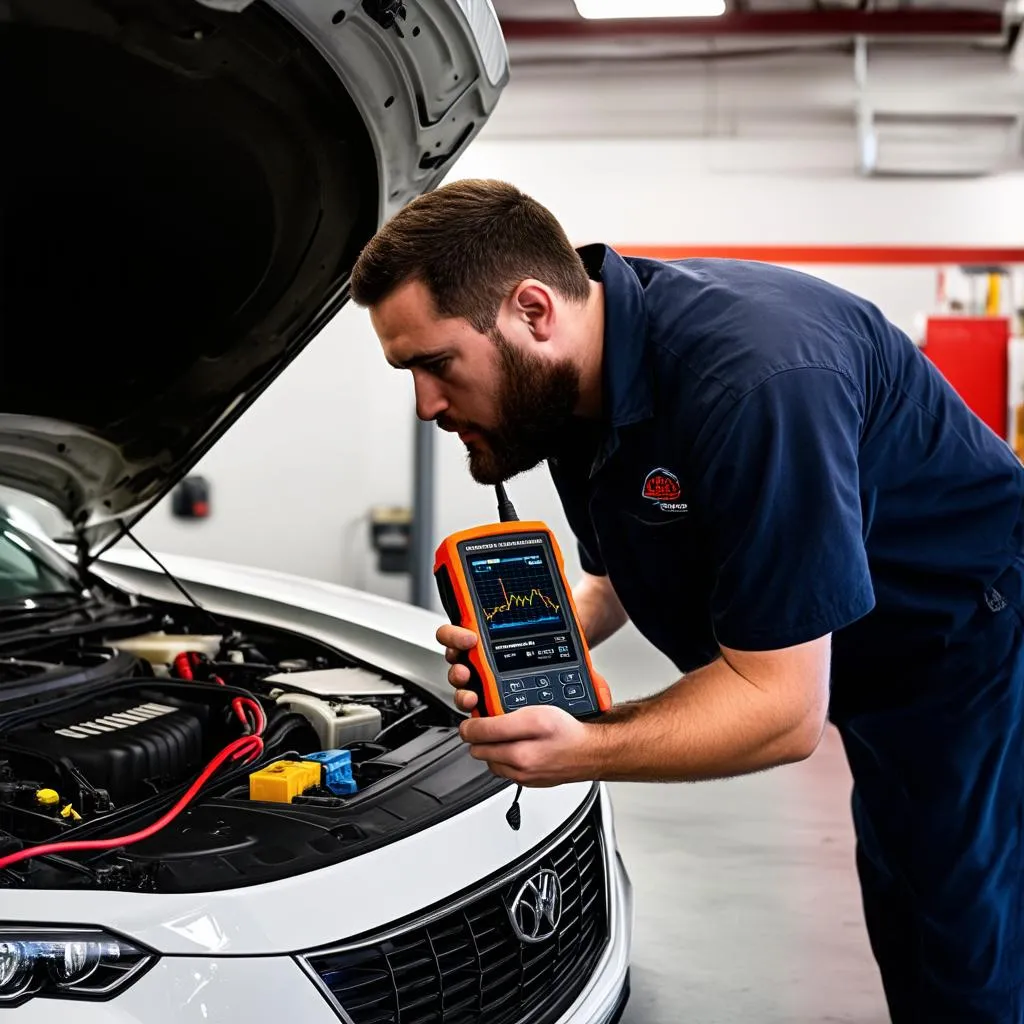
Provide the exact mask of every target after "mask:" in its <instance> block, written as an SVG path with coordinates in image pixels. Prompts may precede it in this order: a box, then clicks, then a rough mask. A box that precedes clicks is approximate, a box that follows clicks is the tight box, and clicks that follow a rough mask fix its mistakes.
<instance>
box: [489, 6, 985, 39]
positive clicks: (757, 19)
mask: <svg viewBox="0 0 1024 1024" xmlns="http://www.w3.org/2000/svg"><path fill="white" fill-rule="evenodd" d="M502 31H503V32H504V35H505V38H506V39H507V40H508V41H509V42H541V41H556V40H565V41H581V42H583V41H587V40H601V41H605V42H607V41H610V40H613V39H621V38H624V37H627V36H632V37H634V38H636V37H651V36H655V37H662V38H665V37H671V36H717V35H751V36H757V35H827V36H836V35H863V36H873V37H878V36H905V37H910V36H961V37H962V36H971V37H978V36H989V37H1002V36H1003V33H1004V24H1003V16H1002V14H1000V13H991V12H988V11H977V10H918V9H912V8H908V9H904V10H884V11H878V10H832V11H814V10H806V11H787V10H780V11H750V10H734V11H732V12H730V13H729V14H725V15H723V16H722V17H718V18H642V19H641V18H609V19H605V18H602V19H594V20H586V19H584V18H576V19H571V20H569V19H565V20H555V19H519V18H509V19H506V20H504V21H503V22H502Z"/></svg>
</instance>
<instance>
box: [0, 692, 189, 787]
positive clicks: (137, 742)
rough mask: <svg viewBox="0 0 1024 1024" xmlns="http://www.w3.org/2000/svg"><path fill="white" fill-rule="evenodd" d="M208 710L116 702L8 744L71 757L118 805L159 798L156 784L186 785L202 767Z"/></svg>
mask: <svg viewBox="0 0 1024 1024" xmlns="http://www.w3.org/2000/svg"><path fill="white" fill-rule="evenodd" d="M206 717H207V709H206V708H205V707H203V706H202V705H197V704H182V703H180V702H177V701H173V700H169V699H167V698H158V699H156V700H152V701H147V700H145V699H144V698H142V697H139V696H137V695H133V696H131V697H125V696H111V697H107V698H103V699H100V700H97V701H96V702H95V703H94V704H90V705H88V706H84V707H78V708H75V709H74V710H71V711H67V712H64V713H57V714H53V715H49V716H47V717H46V718H45V719H42V720H41V721H39V722H35V723H33V724H32V725H29V726H26V727H25V728H23V729H18V730H16V731H15V732H13V733H11V734H10V735H9V736H8V737H7V738H8V739H9V740H10V741H11V742H12V743H16V744H18V745H19V746H21V747H26V748H29V749H31V750H34V751H37V752H38V753H43V754H48V755H50V756H51V757H66V758H69V759H70V760H71V761H72V762H74V764H75V767H77V768H78V770H79V771H80V772H81V773H82V774H83V775H84V776H85V777H86V779H88V781H89V782H91V783H92V785H93V786H96V787H97V788H100V789H106V790H107V791H108V792H109V793H110V796H111V799H112V800H113V801H114V804H115V805H124V804H125V803H129V802H131V801H134V800H140V799H143V798H144V797H147V796H152V795H153V794H154V792H155V791H156V790H155V786H154V784H157V783H158V784H160V786H161V787H162V786H165V785H173V784H175V783H178V782H182V781H184V780H185V779H186V778H187V777H189V776H190V775H193V774H195V772H196V770H197V769H198V768H200V767H201V766H202V763H203V732H204V723H205V721H206Z"/></svg>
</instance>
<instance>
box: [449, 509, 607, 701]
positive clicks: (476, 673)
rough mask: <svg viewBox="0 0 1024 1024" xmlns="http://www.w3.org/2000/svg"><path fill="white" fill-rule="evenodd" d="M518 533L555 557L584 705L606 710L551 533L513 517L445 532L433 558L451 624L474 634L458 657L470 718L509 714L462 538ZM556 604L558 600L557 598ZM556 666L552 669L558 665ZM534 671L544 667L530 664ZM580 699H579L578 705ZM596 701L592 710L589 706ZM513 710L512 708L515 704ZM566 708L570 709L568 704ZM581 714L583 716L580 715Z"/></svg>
mask: <svg viewBox="0 0 1024 1024" xmlns="http://www.w3.org/2000/svg"><path fill="white" fill-rule="evenodd" d="M517 535H524V536H525V535H533V536H534V537H536V539H537V542H538V544H540V545H543V546H544V547H546V548H547V549H548V550H549V551H550V553H551V555H552V556H553V559H554V569H555V572H556V573H557V577H558V579H557V581H556V584H558V585H560V588H561V591H562V595H563V599H564V602H565V606H566V607H567V608H568V610H569V612H570V614H571V620H572V622H571V631H572V633H573V636H574V640H575V642H576V644H578V647H579V652H578V654H579V656H578V658H577V659H576V662H578V666H579V669H583V670H584V671H580V672H579V675H580V680H581V682H580V685H581V686H583V687H584V690H585V693H586V696H587V698H588V699H587V700H586V701H585V707H586V708H587V709H589V710H590V711H592V712H593V713H599V712H602V711H607V710H608V709H609V708H610V707H611V706H612V697H611V692H610V690H609V689H608V684H607V683H606V682H605V680H604V679H603V678H601V677H600V676H599V675H598V674H597V673H596V672H595V671H594V666H593V662H592V661H591V657H590V649H589V648H588V646H587V642H586V637H585V636H584V635H583V630H582V628H581V627H580V623H579V614H578V612H577V610H576V604H575V602H574V601H573V597H572V590H571V589H570V587H569V585H568V583H567V581H566V579H565V563H564V561H563V559H562V552H561V549H560V548H559V546H558V542H557V541H556V540H555V537H554V534H552V532H551V531H550V530H549V529H548V527H547V526H546V525H545V524H544V523H542V522H536V521H526V522H521V521H518V520H516V521H512V522H505V523H488V524H486V525H484V526H476V527H473V528H472V529H468V530H462V531H460V532H459V533H453V534H452V535H451V536H449V537H446V538H445V539H444V540H443V541H442V542H441V544H440V545H439V546H438V548H437V552H436V555H435V558H434V577H435V580H436V581H437V586H438V592H439V593H440V595H441V602H442V604H443V605H444V608H445V612H446V613H447V614H448V618H449V620H450V621H451V622H452V623H453V624H454V625H456V626H461V627H462V628H464V629H468V630H471V631H472V632H473V633H475V634H476V635H477V637H478V638H479V640H478V643H477V645H476V646H475V647H474V648H473V649H472V650H470V651H468V652H466V654H465V655H464V656H463V658H462V659H460V662H461V663H462V664H465V665H467V666H468V668H469V670H470V673H471V680H470V682H469V683H468V684H467V685H466V686H465V687H464V689H467V690H473V691H475V692H476V694H477V698H478V704H477V707H476V708H474V709H473V711H472V715H473V717H474V718H479V717H484V716H494V715H504V714H508V713H509V709H507V708H506V706H505V703H504V702H503V700H502V687H501V681H500V680H499V677H498V675H497V673H496V672H495V669H494V667H493V665H492V662H491V659H490V657H489V656H488V651H489V644H490V636H489V632H488V629H487V628H486V624H485V623H481V622H480V617H479V615H478V613H477V607H476V604H475V603H474V600H473V584H472V583H471V582H470V580H469V578H468V576H467V573H466V568H465V563H464V560H463V555H462V552H461V550H460V549H461V548H463V547H464V545H466V544H467V543H474V542H478V543H479V542H483V543H486V542H488V541H500V540H501V539H503V538H510V537H512V538H515V537H517ZM559 603H560V604H561V602H559ZM558 667H559V666H557V665H555V666H553V668H554V669H555V670H557V668H558ZM533 671H538V672H539V671H543V670H542V669H535V670H533ZM583 703H584V702H581V705H582V704H583ZM592 705H593V706H596V711H595V710H594V707H592ZM512 710H515V709H514V708H513V709H512ZM568 710H570V712H571V711H572V706H571V704H570V706H569V708H568ZM581 717H582V716H581Z"/></svg>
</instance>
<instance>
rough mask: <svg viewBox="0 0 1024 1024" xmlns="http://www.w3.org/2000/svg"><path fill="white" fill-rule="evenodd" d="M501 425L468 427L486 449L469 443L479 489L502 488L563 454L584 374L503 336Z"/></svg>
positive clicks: (496, 337) (499, 341) (498, 336)
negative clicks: (556, 454) (560, 447)
mask: <svg viewBox="0 0 1024 1024" xmlns="http://www.w3.org/2000/svg"><path fill="white" fill-rule="evenodd" d="M491 338H492V340H493V341H494V346H495V348H496V349H497V352H498V369H499V378H498V379H499V385H498V394H497V396H496V399H495V402H496V407H497V413H498V419H497V424H496V425H495V426H494V427H491V428H487V429H485V428H483V427H479V426H476V425H475V424H474V425H468V424H467V425H464V426H468V427H469V429H472V430H473V431H474V432H475V433H477V434H478V435H479V436H480V437H481V438H482V439H483V443H476V444H474V443H470V444H469V445H468V448H469V472H470V475H471V476H472V477H473V479H474V480H476V482H477V483H480V484H488V485H493V484H497V483H503V482H504V481H506V480H508V479H510V478H511V477H513V476H516V475H518V474H519V473H525V472H526V471H527V470H530V469H533V468H534V466H537V465H539V464H540V463H541V462H543V461H544V460H545V459H546V458H548V457H549V456H550V455H552V454H553V453H554V452H555V451H556V450H557V448H558V445H559V442H560V441H561V440H562V438H563V437H564V432H565V429H566V427H567V426H568V424H569V422H570V420H571V419H572V416H573V411H574V410H575V408H576V404H577V402H578V401H579V393H580V373H579V370H578V369H577V368H576V367H575V366H574V365H573V363H572V361H571V360H569V359H564V360H561V361H559V362H557V363H554V364H552V363H551V362H549V361H548V360H546V359H538V358H537V357H536V356H534V355H530V354H529V353H527V352H523V351H521V350H520V349H519V348H517V347H516V346H515V345H513V344H512V343H511V342H510V341H509V340H508V339H507V338H506V337H505V336H504V335H503V334H502V333H501V332H500V331H498V330H497V329H495V330H494V331H493V332H492V333H491Z"/></svg>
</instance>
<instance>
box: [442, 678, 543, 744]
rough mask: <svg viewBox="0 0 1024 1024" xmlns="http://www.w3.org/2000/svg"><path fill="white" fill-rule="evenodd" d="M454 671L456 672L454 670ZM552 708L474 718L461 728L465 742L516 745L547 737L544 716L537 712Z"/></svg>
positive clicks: (529, 709)
mask: <svg viewBox="0 0 1024 1024" xmlns="http://www.w3.org/2000/svg"><path fill="white" fill-rule="evenodd" d="M453 671H454V670H453ZM549 710H552V709H550V708H524V709H523V710H521V711H512V712H510V713H509V714H507V715H498V716H496V717H495V718H472V719H469V720H468V721H465V722H463V723H462V724H461V725H460V726H459V731H460V733H461V735H462V738H463V740H465V742H466V743H469V744H492V743H514V742H516V741H518V740H530V739H537V738H538V737H540V736H543V735H545V733H546V729H545V728H544V724H543V717H544V716H543V715H540V716H538V715H537V714H536V713H535V712H537V711H540V712H544V711H549Z"/></svg>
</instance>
